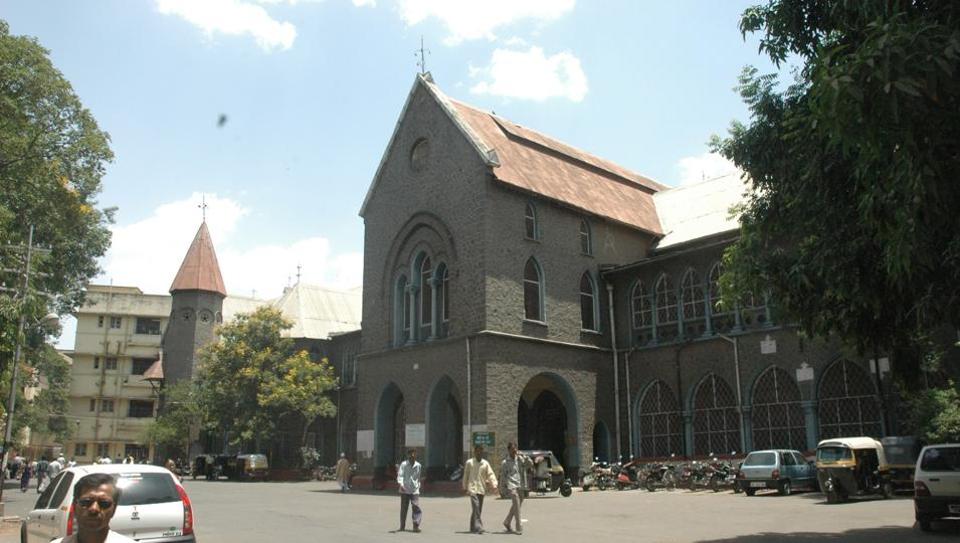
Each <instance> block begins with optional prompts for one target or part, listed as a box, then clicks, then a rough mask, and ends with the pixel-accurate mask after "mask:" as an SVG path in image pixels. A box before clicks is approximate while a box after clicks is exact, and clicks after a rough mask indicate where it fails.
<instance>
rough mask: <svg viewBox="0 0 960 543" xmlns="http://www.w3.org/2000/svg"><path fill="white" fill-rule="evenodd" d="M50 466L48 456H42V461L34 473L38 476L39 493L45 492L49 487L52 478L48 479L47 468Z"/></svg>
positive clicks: (38, 463)
mask: <svg viewBox="0 0 960 543" xmlns="http://www.w3.org/2000/svg"><path fill="white" fill-rule="evenodd" d="M48 467H50V463H49V462H47V457H46V456H41V457H40V461H39V462H37V469H36V471H35V472H34V475H36V476H37V494H39V493H41V492H43V491H44V490H45V489H46V488H47V484H49V482H50V480H49V479H47V468H48Z"/></svg>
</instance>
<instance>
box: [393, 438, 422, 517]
mask: <svg viewBox="0 0 960 543" xmlns="http://www.w3.org/2000/svg"><path fill="white" fill-rule="evenodd" d="M421 469H422V468H421V466H420V462H417V451H416V450H414V449H410V450H409V451H407V459H406V460H404V461H403V462H401V463H400V469H398V470H397V485H398V486H399V487H400V531H401V532H402V531H404V530H405V529H406V524H407V508H408V507H409V506H410V505H411V504H412V505H413V515H411V518H413V531H414V532H419V531H420V520H421V519H422V518H423V511H422V510H421V509H420V470H421Z"/></svg>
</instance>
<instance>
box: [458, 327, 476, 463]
mask: <svg viewBox="0 0 960 543" xmlns="http://www.w3.org/2000/svg"><path fill="white" fill-rule="evenodd" d="M465 340H466V342H467V443H469V444H471V445H472V444H473V387H471V386H470V374H471V371H470V336H467V337H466V338H465ZM460 448H461V449H462V448H463V443H461V444H460ZM469 449H470V447H467V453H468V456H469Z"/></svg>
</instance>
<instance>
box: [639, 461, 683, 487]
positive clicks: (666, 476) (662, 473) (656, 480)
mask: <svg viewBox="0 0 960 543" xmlns="http://www.w3.org/2000/svg"><path fill="white" fill-rule="evenodd" d="M643 486H644V488H646V489H647V491H648V492H653V491H655V490H657V489H658V488H663V489H666V490H673V489H675V488H677V475H676V472H675V468H674V466H672V465H670V464H662V463H661V464H652V465H650V466H648V467H647V470H646V477H644V480H643Z"/></svg>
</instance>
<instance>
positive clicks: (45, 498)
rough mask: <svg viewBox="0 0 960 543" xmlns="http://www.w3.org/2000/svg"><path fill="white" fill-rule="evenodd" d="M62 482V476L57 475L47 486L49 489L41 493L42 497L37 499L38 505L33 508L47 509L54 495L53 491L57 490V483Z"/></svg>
mask: <svg viewBox="0 0 960 543" xmlns="http://www.w3.org/2000/svg"><path fill="white" fill-rule="evenodd" d="M59 482H60V476H59V475H57V477H56V478H54V479H53V480H52V481H50V482H49V483H48V484H47V488H45V489H44V491H43V492H42V493H40V497H39V498H37V503H36V504H35V505H34V506H33V508H34V509H46V508H47V504H48V503H50V496H52V495H53V489H54V488H56V486H57V483H59Z"/></svg>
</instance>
